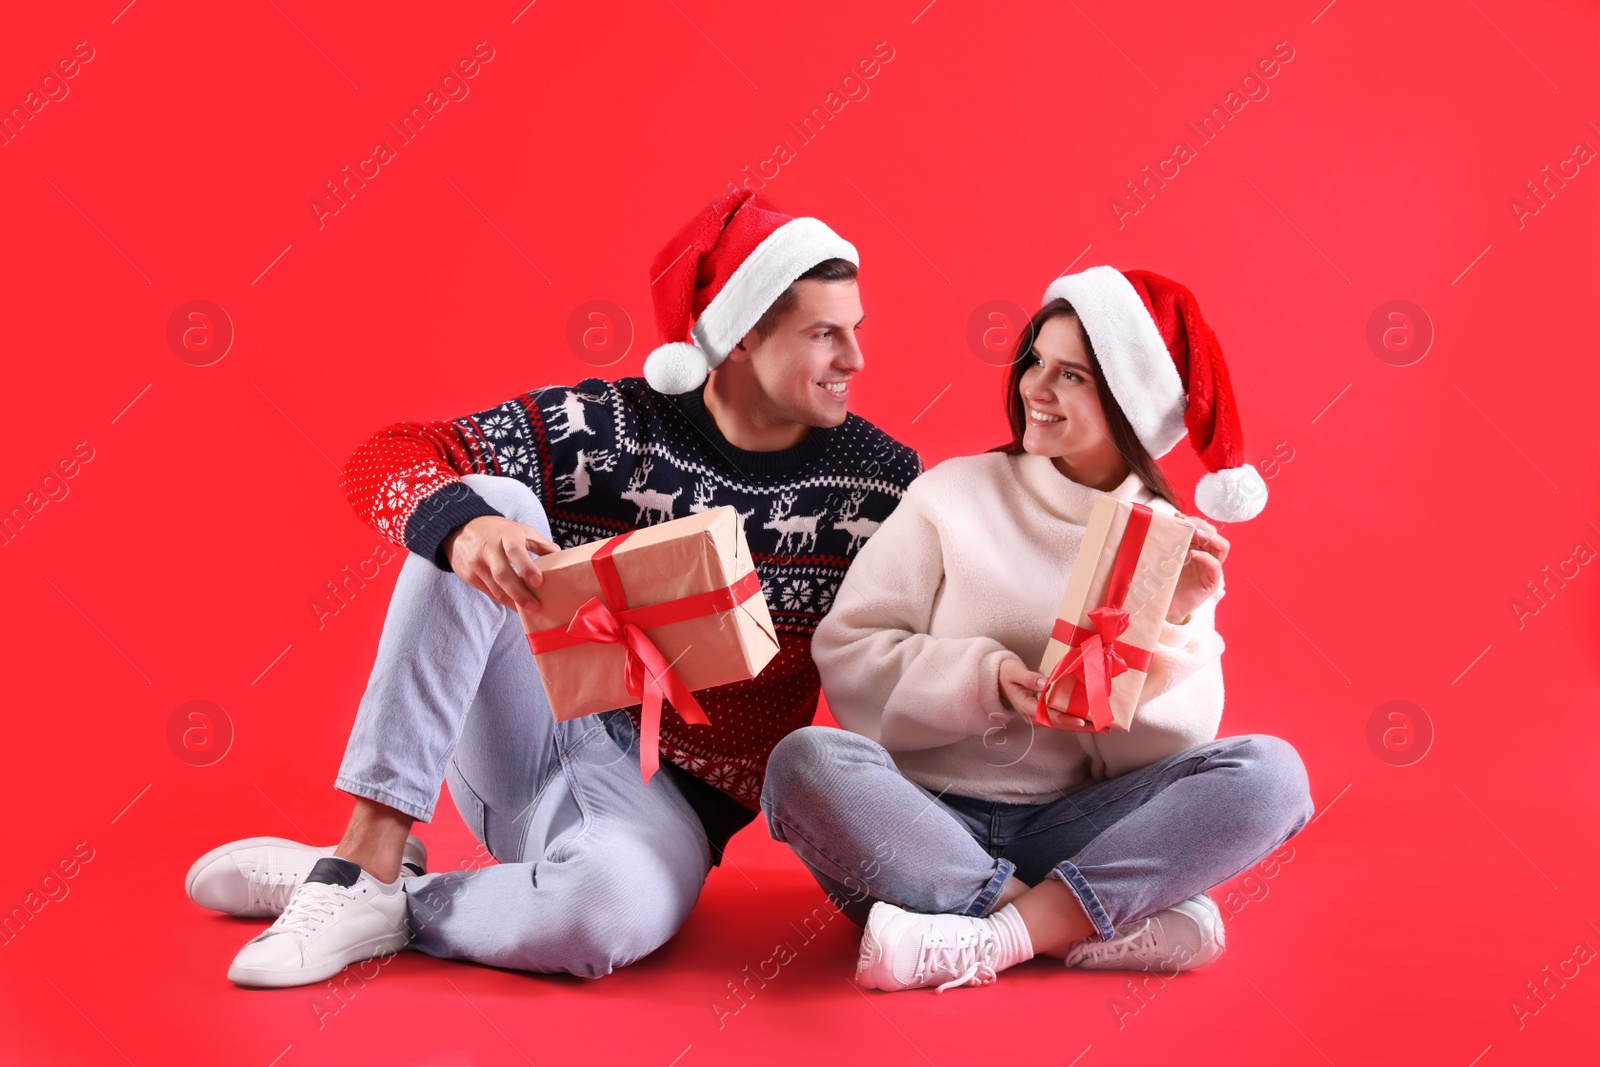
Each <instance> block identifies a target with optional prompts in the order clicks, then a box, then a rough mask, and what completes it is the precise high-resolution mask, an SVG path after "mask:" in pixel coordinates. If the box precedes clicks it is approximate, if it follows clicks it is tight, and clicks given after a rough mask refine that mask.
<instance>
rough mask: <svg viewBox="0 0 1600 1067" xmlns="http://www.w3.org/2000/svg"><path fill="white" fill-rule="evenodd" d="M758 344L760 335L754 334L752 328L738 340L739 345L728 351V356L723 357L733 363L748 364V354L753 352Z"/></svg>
mask: <svg viewBox="0 0 1600 1067" xmlns="http://www.w3.org/2000/svg"><path fill="white" fill-rule="evenodd" d="M760 344H761V335H760V334H758V333H756V331H755V329H754V328H752V329H751V330H750V332H749V333H747V334H745V335H744V336H743V337H741V338H739V343H738V344H736V345H734V346H733V348H731V349H730V350H729V351H728V354H727V356H725V357H724V359H726V360H732V361H733V362H735V363H748V362H749V361H750V354H751V353H752V352H754V351H755V349H756V348H757V347H758V346H759V345H760Z"/></svg>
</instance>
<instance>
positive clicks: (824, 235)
mask: <svg viewBox="0 0 1600 1067" xmlns="http://www.w3.org/2000/svg"><path fill="white" fill-rule="evenodd" d="M828 259H847V260H849V261H850V262H851V263H854V264H856V265H857V266H860V264H861V260H860V259H859V258H857V256H856V246H855V245H853V244H851V243H850V242H849V241H846V240H845V239H844V238H843V237H840V236H839V235H838V234H836V233H834V232H833V231H832V230H831V229H829V228H828V225H827V223H825V222H823V221H822V220H821V219H812V218H799V219H790V220H789V221H788V222H786V223H784V224H783V225H782V226H779V227H778V228H777V229H776V230H773V231H772V232H771V233H769V234H767V236H766V237H765V238H764V239H763V240H762V242H761V243H760V244H758V245H756V247H755V249H754V250H752V251H751V253H750V254H749V255H748V256H746V257H745V258H744V262H743V263H741V264H739V266H738V267H737V268H736V269H735V270H734V272H733V274H731V275H730V276H729V277H728V280H727V281H726V282H724V283H723V284H722V289H721V290H720V291H719V292H718V293H717V295H716V296H714V297H712V299H711V303H710V304H708V305H706V309H705V311H703V312H701V313H700V317H699V318H698V319H696V320H695V324H694V329H693V330H691V331H690V332H691V333H692V334H693V336H694V339H695V343H696V344H698V345H699V346H700V348H701V349H702V350H703V351H704V352H705V353H706V356H707V360H706V362H707V364H708V365H709V366H711V367H715V366H716V365H717V364H719V363H721V362H722V360H723V358H724V357H726V356H727V354H728V353H729V352H731V351H733V346H734V345H737V344H738V343H739V342H740V340H742V339H743V338H744V335H745V334H747V333H749V332H750V331H751V330H752V329H753V328H754V327H755V324H756V322H757V320H759V319H760V318H761V316H762V315H764V314H766V311H767V308H769V307H771V306H772V303H773V301H775V300H777V299H778V297H780V296H782V295H783V291H784V290H785V289H787V288H789V286H791V285H793V284H794V281H795V279H796V278H798V277H800V275H802V274H804V273H805V272H806V271H808V270H810V269H811V268H812V267H815V266H816V265H817V264H818V263H821V262H822V261H824V260H828Z"/></svg>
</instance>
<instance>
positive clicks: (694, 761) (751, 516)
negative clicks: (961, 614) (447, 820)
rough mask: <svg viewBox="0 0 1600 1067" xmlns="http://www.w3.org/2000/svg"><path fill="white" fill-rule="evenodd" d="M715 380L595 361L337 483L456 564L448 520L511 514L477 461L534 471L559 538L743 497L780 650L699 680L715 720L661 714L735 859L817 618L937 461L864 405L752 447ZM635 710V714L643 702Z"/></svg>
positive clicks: (813, 681)
mask: <svg viewBox="0 0 1600 1067" xmlns="http://www.w3.org/2000/svg"><path fill="white" fill-rule="evenodd" d="M704 392H705V386H704V385H702V386H700V387H699V388H698V389H696V390H694V391H693V392H689V393H682V394H678V395H676V396H669V395H665V394H662V393H658V392H656V391H655V390H653V389H651V388H650V387H649V385H648V384H647V383H646V382H645V380H644V379H643V378H622V379H619V380H617V381H607V380H605V379H602V378H587V379H584V380H583V381H581V382H579V383H577V384H576V385H572V386H561V385H551V386H545V387H544V388H542V389H535V390H533V391H532V392H528V393H523V394H522V395H521V396H516V397H513V398H512V399H510V400H507V401H506V402H505V403H503V404H499V405H497V406H495V407H492V408H488V409H487V410H484V411H479V412H477V413H475V414H471V415H464V416H462V417H460V418H455V419H449V420H446V421H440V422H398V423H395V424H393V425H390V426H387V427H385V428H384V429H382V430H379V431H378V432H377V433H375V434H373V435H372V436H371V437H369V438H368V439H367V440H366V441H365V442H363V443H362V444H361V445H360V446H359V447H358V448H357V449H356V450H355V453H354V454H353V455H352V456H351V458H350V460H349V462H348V463H347V464H346V465H345V468H344V471H343V473H342V476H341V480H340V483H341V484H340V487H341V489H342V491H343V492H344V493H345V495H346V497H347V498H348V499H349V501H350V503H351V505H352V506H353V507H354V508H355V511H356V514H357V515H359V516H360V517H361V519H362V521H363V522H366V523H368V524H369V525H371V526H372V527H373V528H374V529H376V530H377V531H378V533H379V534H380V535H382V536H383V537H385V538H386V539H388V540H389V541H390V542H392V543H393V544H395V545H397V546H400V547H403V548H406V549H408V550H410V551H412V552H415V553H417V554H418V555H421V556H423V557H424V558H427V559H430V560H432V561H433V563H434V565H435V566H437V567H439V568H441V569H443V570H449V569H450V564H449V561H448V560H447V559H445V558H444V556H443V555H442V551H441V545H442V542H443V541H444V540H445V538H446V537H447V536H448V535H449V534H450V532H451V531H452V530H454V529H456V528H457V527H459V526H461V525H462V524H463V523H466V522H468V521H469V520H471V519H474V518H477V517H478V516H480V515H498V514H499V512H498V511H496V510H495V509H494V508H493V507H491V506H490V505H489V504H488V502H486V501H485V500H484V499H483V498H482V497H481V496H479V495H478V494H477V493H475V492H473V491H472V490H471V489H470V488H469V487H468V486H467V485H466V484H465V483H463V482H461V481H460V477H461V475H464V474H495V475H502V476H505V477H511V478H516V479H518V480H519V481H521V482H523V483H524V484H526V485H528V486H529V487H531V488H532V489H533V491H534V492H535V493H536V494H537V495H538V497H539V500H540V502H541V503H542V504H543V505H544V510H545V514H546V515H547V516H548V518H549V520H550V533H551V539H552V540H553V541H555V543H556V544H557V545H559V546H560V547H562V548H570V547H572V546H574V545H580V544H584V543H586V542H589V541H597V540H601V539H603V538H608V537H613V536H615V535H616V534H619V533H622V532H624V531H626V530H633V529H638V528H640V527H643V526H649V525H653V524H655V523H660V522H667V521H669V520H671V519H674V518H680V517H683V516H686V515H689V514H692V513H695V512H700V511H706V510H708V509H710V508H714V507H720V506H722V505H732V506H733V507H734V508H736V509H737V510H738V512H739V515H740V518H741V519H742V521H743V526H744V534H745V539H746V541H747V542H748V544H749V546H750V553H751V557H752V559H753V561H754V563H755V568H756V572H757V573H758V575H759V576H760V579H761V589H762V592H763V594H764V595H765V597H766V601H767V605H768V608H769V610H770V612H771V615H772V621H773V625H774V629H775V631H776V633H777V637H778V646H779V650H778V653H777V655H776V656H774V658H773V659H772V661H771V662H770V663H768V664H767V666H766V667H765V668H763V670H762V671H761V673H760V674H759V675H758V676H757V677H755V678H753V679H750V680H748V681H742V682H734V683H731V684H728V685H721V686H716V687H714V688H711V689H706V690H703V691H700V692H698V693H696V694H695V697H696V699H697V700H698V701H699V702H700V704H701V706H702V708H704V710H705V712H706V717H707V718H708V719H710V725H709V726H705V725H691V724H687V723H684V722H683V721H682V720H681V719H679V718H678V717H677V715H676V714H674V713H672V712H664V713H663V715H662V721H661V758H662V763H663V766H664V767H665V766H669V765H670V766H671V767H674V768H677V770H678V771H679V773H677V774H675V775H674V778H675V779H676V780H677V781H679V783H680V784H683V785H686V786H687V788H686V789H685V793H686V795H687V796H688V798H689V800H690V802H691V803H692V804H694V805H695V807H696V810H697V811H699V812H700V814H701V816H702V819H703V820H704V821H706V822H707V824H708V836H709V837H712V838H713V840H712V844H713V852H714V853H715V854H716V855H717V856H718V858H720V852H721V847H720V846H721V843H722V841H725V840H726V834H727V833H731V829H729V827H730V826H731V827H732V829H737V825H742V824H743V823H744V822H748V821H749V820H750V819H751V818H753V817H754V813H755V812H756V811H758V810H759V808H760V796H761V783H762V780H763V777H764V774H765V771H766V765H767V757H768V755H769V754H770V753H771V752H772V748H773V746H774V745H776V744H777V743H778V741H779V740H780V739H781V738H782V737H783V736H784V735H785V734H788V733H789V732H790V731H792V730H796V729H799V728H800V727H802V726H806V725H808V724H809V723H810V722H811V721H812V719H813V717H814V716H815V714H816V708H817V698H818V695H819V693H820V691H821V682H820V679H819V677H818V674H817V668H816V666H815V664H814V663H813V662H812V659H811V635H812V633H813V632H814V631H815V630H816V627H817V624H818V622H819V621H820V620H821V619H822V617H823V616H824V615H825V614H826V613H827V611H828V609H829V608H830V607H831V606H832V604H833V600H834V596H835V594H836V593H837V591H838V589H839V586H840V583H841V582H842V580H843V579H844V576H845V571H846V570H847V569H848V568H849V566H850V561H851V560H852V559H853V558H854V557H855V555H856V553H857V552H858V551H859V550H860V549H861V546H862V545H863V544H864V543H866V541H867V539H868V538H870V537H871V536H872V534H873V532H874V531H875V530H877V528H878V526H879V524H880V523H882V522H883V521H884V520H885V519H887V518H888V517H889V514H890V513H891V512H892V511H893V510H894V508H895V506H896V505H897V504H898V503H899V501H900V498H901V496H902V495H903V494H904V492H905V489H906V487H907V486H908V485H909V484H910V483H911V482H912V481H913V480H915V479H916V478H917V477H918V475H920V474H921V473H922V461H921V458H920V457H919V456H918V455H917V453H916V451H915V450H913V449H911V448H909V447H908V446H906V445H904V444H901V443H900V442H899V441H896V440H895V439H894V438H892V437H890V436H889V435H888V434H886V433H884V432H883V431H882V430H880V429H878V428H877V427H876V426H873V425H872V424H871V423H869V422H868V421H867V420H865V419H863V418H861V417H860V416H858V415H855V414H847V415H846V416H845V421H844V422H843V423H842V424H840V425H838V426H834V427H813V428H812V429H811V430H810V431H809V433H807V435H806V437H805V438H804V439H803V440H802V441H801V442H800V443H799V444H797V445H795V446H793V447H792V448H786V449H781V450H777V451H768V452H760V451H749V450H746V449H742V448H737V447H735V446H734V445H732V444H730V443H729V442H728V440H727V439H726V438H725V437H724V436H723V435H722V433H721V431H720V430H718V429H717V425H716V423H715V421H714V420H713V419H712V418H711V415H710V413H709V412H708V411H707V410H706V406H705V400H704ZM669 707H670V703H669ZM626 711H627V713H628V714H629V715H630V717H632V718H633V719H634V721H635V724H636V725H637V722H638V717H639V705H637V704H635V705H633V706H632V707H630V708H628V709H626ZM707 786H709V787H711V788H709V789H707V788H705V787H707ZM728 800H731V801H733V802H734V805H732V806H730V805H729V804H728V803H727V801H728ZM734 824H737V825H734ZM713 827H715V829H717V830H720V831H722V832H718V833H713V832H712V830H713ZM716 838H721V839H722V841H719V840H716Z"/></svg>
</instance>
